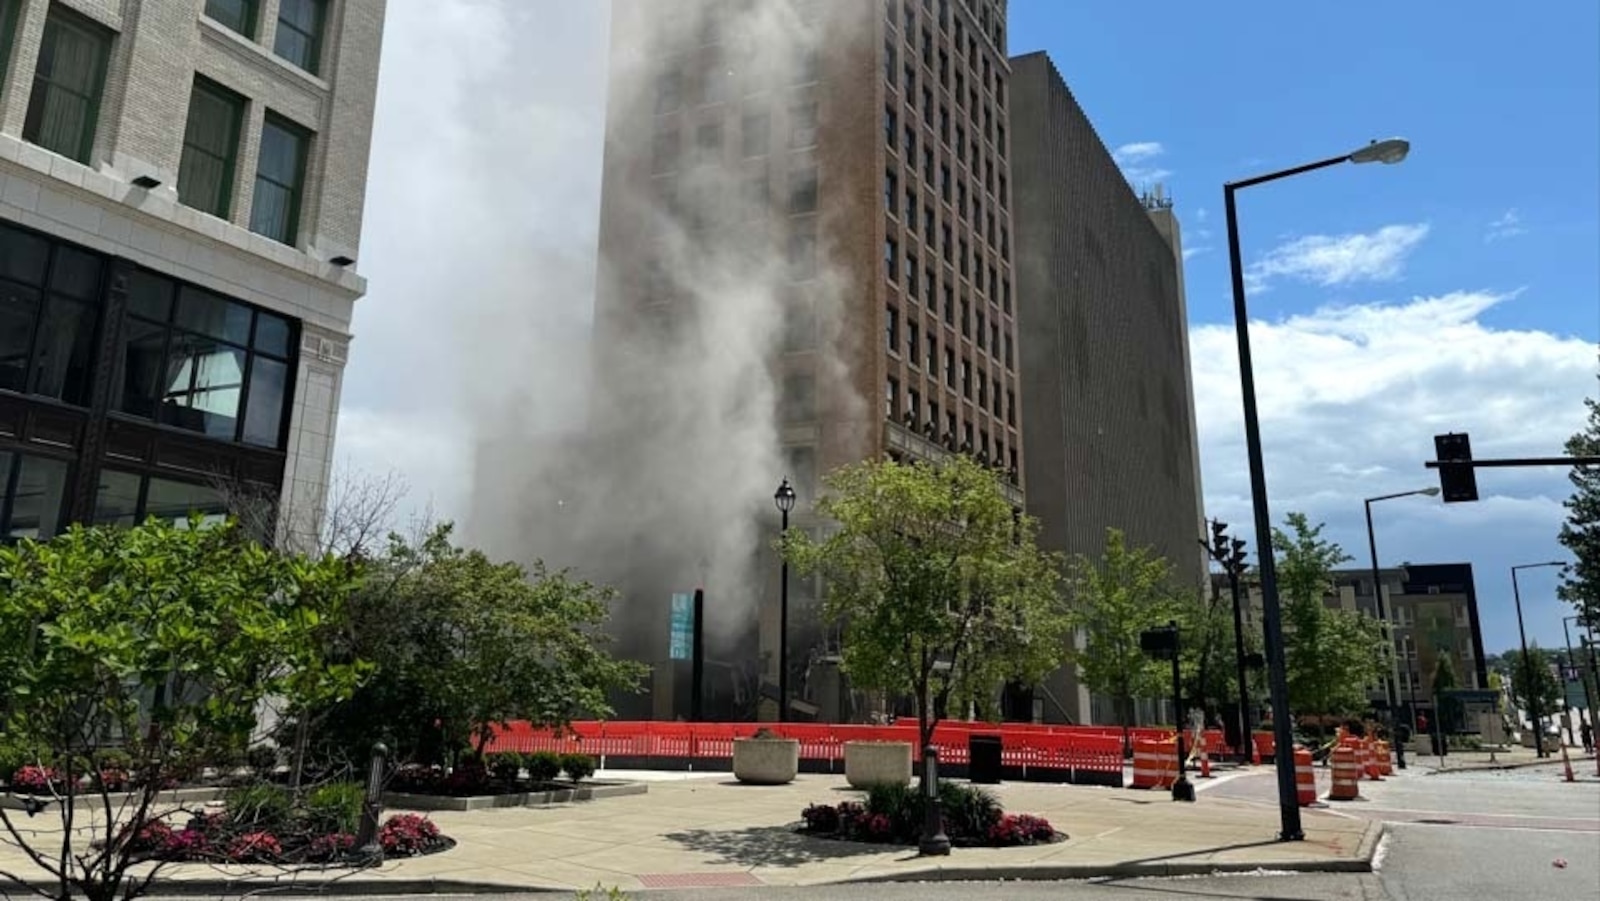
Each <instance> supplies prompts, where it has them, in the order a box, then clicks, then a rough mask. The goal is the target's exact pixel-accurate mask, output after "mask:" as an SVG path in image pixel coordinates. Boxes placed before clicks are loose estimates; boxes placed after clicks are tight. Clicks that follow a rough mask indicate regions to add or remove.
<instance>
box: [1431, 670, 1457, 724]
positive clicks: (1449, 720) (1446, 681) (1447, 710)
mask: <svg viewBox="0 0 1600 901" xmlns="http://www.w3.org/2000/svg"><path fill="white" fill-rule="evenodd" d="M1460 687H1461V683H1460V681H1459V680H1458V679H1456V667H1455V664H1454V663H1452V662H1451V661H1450V655H1449V654H1445V653H1441V654H1439V658H1438V660H1436V661H1435V662H1434V665H1433V696H1434V698H1436V699H1437V701H1436V703H1437V704H1438V705H1439V728H1441V729H1443V730H1445V731H1446V732H1459V731H1461V729H1462V723H1461V719H1462V709H1461V702H1460V701H1457V700H1456V699H1454V698H1448V697H1445V695H1447V694H1449V693H1450V692H1452V691H1455V690H1456V689H1458V688H1460Z"/></svg>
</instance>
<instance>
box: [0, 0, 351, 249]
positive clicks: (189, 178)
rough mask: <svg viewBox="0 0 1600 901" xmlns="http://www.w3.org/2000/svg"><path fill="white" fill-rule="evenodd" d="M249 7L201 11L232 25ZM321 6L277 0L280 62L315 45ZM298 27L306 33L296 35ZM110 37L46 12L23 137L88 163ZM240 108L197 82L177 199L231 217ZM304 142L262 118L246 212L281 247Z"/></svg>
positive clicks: (292, 229)
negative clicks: (252, 197) (281, 56)
mask: <svg viewBox="0 0 1600 901" xmlns="http://www.w3.org/2000/svg"><path fill="white" fill-rule="evenodd" d="M255 6H256V4H255V3H254V2H253V0H232V2H227V0H209V2H208V3H207V7H206V11H207V14H208V15H210V16H212V17H213V18H219V21H222V22H223V23H224V24H229V26H230V27H235V23H238V22H242V21H245V20H244V19H241V18H239V17H240V16H245V15H247V14H249V15H254V10H255ZM322 7H323V2H322V0H281V5H280V7H279V27H278V32H277V34H278V43H279V45H280V50H279V52H280V55H284V54H287V53H298V52H301V51H297V50H294V49H293V48H296V47H302V45H303V44H305V42H307V41H309V42H310V44H309V45H306V46H312V47H314V45H315V44H316V41H317V40H318V39H319V38H318V35H320V29H321V24H320V23H321V21H322V12H321V10H322ZM15 11H16V4H15V3H11V2H7V0H0V14H4V15H15ZM308 16H309V17H311V18H307V17H308ZM252 21H253V20H252ZM296 23H299V24H298V25H297V24H296ZM301 26H305V27H307V28H310V30H309V31H297V30H296V29H297V28H299V27H301ZM236 30H237V29H236ZM3 31H4V29H0V32H3ZM114 37H115V36H114V35H113V34H112V33H111V32H110V31H108V30H107V29H105V28H103V27H101V26H100V25H99V24H97V23H95V22H92V21H90V20H89V19H87V18H85V17H83V16H81V15H79V14H77V13H74V12H72V11H71V10H69V9H66V8H65V7H61V6H59V5H52V6H51V8H50V12H49V15H48V17H47V19H46V21H45V29H44V37H43V40H42V41H41V43H40V45H39V59H38V63H37V66H36V68H35V71H34V80H33V89H32V93H31V94H30V96H29V98H28V112H27V116H26V118H25V119H24V121H23V129H22V137H23V139H24V140H26V141H29V142H30V143H33V144H37V145H38V146H40V147H43V148H45V149H46V150H50V151H53V152H55V153H59V154H61V155H62V156H65V157H68V158H70V159H74V160H77V161H78V162H80V163H85V164H87V163H88V162H89V161H90V157H91V155H92V153H93V150H94V142H95V135H96V132H97V129H98V126H99V118H100V107H101V99H102V94H103V92H104V90H105V83H106V66H107V61H108V60H109V59H110V55H111V45H112V42H113V40H114ZM285 41H287V42H289V43H288V44H287V45H286V44H285V43H284V42H285ZM306 52H310V51H306ZM309 58H310V57H307V59H309ZM294 60H295V58H291V61H294ZM246 105H247V101H246V100H245V99H244V98H243V97H241V96H239V95H238V94H236V93H234V92H232V91H230V90H228V89H227V88H224V87H222V86H221V85H218V84H216V83H214V82H211V81H209V80H207V79H204V78H200V77H197V78H196V79H195V82H194V85H193V88H192V90H191V93H190V100H189V115H188V121H187V123H186V125H185V128H184V135H183V153H182V157H181V159H180V161H179V169H178V186H177V187H178V199H179V201H180V202H182V203H184V204H185V205H187V206H191V207H194V208H195V209H198V210H201V211H203V212H206V213H210V214H211V215H213V216H218V217H221V218H224V219H226V218H228V215H229V213H230V212H231V208H232V201H233V191H234V181H235V170H236V167H237V164H238V158H239V140H240V135H241V132H242V131H243V122H244V113H245V108H246ZM309 145H310V135H309V133H308V132H307V131H306V130H305V129H303V128H300V127H299V126H297V125H294V124H293V123H291V122H289V121H288V120H286V119H284V118H282V117H281V116H278V115H275V114H273V113H271V112H268V113H267V114H266V116H265V121H264V123H263V126H262V131H261V146H260V153H259V159H258V162H257V166H256V173H255V192H254V198H255V199H254V202H253V203H252V205H251V209H250V223H249V227H250V230H251V231H254V232H256V233H257V234H260V235H264V236H266V237H268V238H272V239H273V240H276V241H282V242H283V243H285V244H294V243H295V242H296V241H297V240H298V232H299V225H300V207H301V196H302V193H303V191H304V182H305V171H306V157H307V150H308V147H309Z"/></svg>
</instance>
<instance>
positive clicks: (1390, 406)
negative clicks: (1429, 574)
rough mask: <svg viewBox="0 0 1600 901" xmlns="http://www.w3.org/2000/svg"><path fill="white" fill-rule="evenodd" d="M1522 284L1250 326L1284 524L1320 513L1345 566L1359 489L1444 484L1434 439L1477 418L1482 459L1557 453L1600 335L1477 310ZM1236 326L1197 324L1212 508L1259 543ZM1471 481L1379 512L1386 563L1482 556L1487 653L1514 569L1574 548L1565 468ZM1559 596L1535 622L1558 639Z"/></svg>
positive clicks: (1362, 531) (1571, 427)
mask: <svg viewBox="0 0 1600 901" xmlns="http://www.w3.org/2000/svg"><path fill="white" fill-rule="evenodd" d="M1518 297H1519V294H1517V293H1509V294H1492V293H1486V292H1457V293H1453V294H1446V295H1443V296H1438V297H1416V298H1413V299H1411V300H1408V301H1404V302H1397V303H1372V304H1363V305H1355V306H1340V307H1325V308H1322V309H1318V310H1316V311H1314V312H1311V313H1308V314H1304V315H1299V316H1293V317H1290V318H1288V319H1286V320H1283V321H1279V322H1265V321H1256V322H1252V323H1251V334H1250V336H1251V345H1252V354H1253V362H1254V370H1255V376H1256V392H1257V397H1258V400H1259V409H1260V420H1261V430H1262V438H1263V445H1264V451H1265V460H1266V473H1267V485H1268V490H1269V497H1270V499H1271V509H1272V515H1273V520H1274V522H1275V523H1281V522H1282V521H1283V517H1284V515H1285V514H1287V513H1289V512H1290V511H1303V512H1305V513H1306V514H1307V515H1308V516H1310V517H1311V519H1312V521H1313V522H1318V521H1325V522H1327V523H1328V537H1330V538H1331V539H1332V540H1334V541H1337V542H1338V543H1340V544H1341V545H1342V546H1343V547H1344V548H1345V550H1346V551H1347V552H1349V553H1351V554H1353V555H1354V557H1355V559H1354V560H1353V561H1351V562H1350V563H1349V564H1347V565H1350V566H1365V565H1367V553H1366V546H1367V544H1366V526H1365V521H1364V517H1363V512H1364V511H1363V503H1362V501H1363V499H1364V498H1369V497H1375V496H1378V495H1382V494H1389V493H1393V492H1399V491H1409V490H1414V489H1419V488H1425V487H1428V486H1430V485H1437V484H1438V476H1437V475H1436V473H1435V472H1434V471H1433V470H1429V469H1426V468H1424V466H1423V462H1424V461H1426V460H1429V459H1432V458H1433V436H1434V435H1436V434H1442V433H1445V432H1450V431H1465V432H1468V433H1470V434H1471V436H1472V444H1473V453H1474V455H1475V456H1477V457H1480V458H1493V457H1521V456H1554V455H1559V454H1561V453H1562V444H1563V442H1564V441H1565V440H1566V439H1567V437H1568V436H1570V435H1571V434H1572V433H1574V432H1576V431H1578V430H1579V429H1580V428H1582V425H1583V422H1584V415H1585V411H1584V407H1583V399H1584V396H1585V394H1586V392H1590V391H1592V390H1593V389H1594V387H1595V350H1594V345H1593V344H1592V343H1589V342H1586V341H1583V340H1581V339H1579V338H1576V337H1562V336H1558V335H1553V334H1549V333H1545V332H1540V331H1535V330H1528V329H1495V328H1492V327H1490V326H1488V325H1486V324H1484V323H1483V322H1482V321H1481V319H1482V317H1483V314H1484V313H1486V312H1487V311H1489V310H1490V309H1492V308H1495V307H1497V306H1504V305H1511V304H1514V303H1517V302H1518V300H1517V298H1518ZM1235 340H1236V339H1235V333H1234V329H1233V326H1232V325H1231V324H1229V325H1198V326H1195V327H1194V328H1193V329H1191V332H1190V341H1191V345H1192V356H1193V360H1194V370H1195V379H1194V383H1195V400H1196V408H1197V416H1198V417H1199V432H1200V442H1201V460H1202V464H1203V466H1204V469H1205V472H1204V479H1205V481H1204V484H1205V490H1206V503H1207V513H1208V514H1209V515H1212V516H1217V517H1220V518H1222V519H1223V520H1226V521H1229V522H1232V523H1235V527H1234V531H1235V532H1236V533H1238V534H1239V535H1240V537H1243V538H1246V539H1249V540H1251V541H1252V546H1253V544H1254V540H1253V539H1254V535H1253V532H1254V530H1253V529H1252V528H1251V527H1250V522H1251V512H1250V510H1251V508H1250V500H1249V499H1250V482H1249V474H1248V470H1247V468H1246V462H1247V458H1246V454H1245V446H1244V429H1243V424H1242V413H1241V400H1240V397H1241V395H1240V387H1239V371H1238V362H1237V360H1238V357H1237V348H1236V344H1235ZM1477 479H1478V489H1479V493H1480V495H1481V496H1482V498H1483V500H1482V501H1481V502H1479V503H1476V504H1451V505H1444V504H1441V503H1439V502H1438V501H1434V500H1430V499H1428V498H1423V497H1416V498H1406V499H1404V500H1395V501H1392V502H1389V503H1385V504H1382V505H1380V506H1377V507H1375V508H1374V513H1375V516H1376V524H1377V531H1378V546H1379V551H1380V560H1381V562H1382V563H1383V564H1384V565H1386V566H1388V565H1395V564H1398V563H1399V562H1401V561H1403V560H1409V561H1412V562H1416V563H1430V562H1433V563H1442V562H1470V563H1472V564H1473V565H1474V569H1475V576H1476V580H1477V585H1478V590H1479V597H1480V602H1479V604H1480V609H1481V612H1482V615H1483V616H1484V621H1485V625H1484V635H1485V643H1486V650H1490V651H1495V650H1501V649H1502V647H1501V646H1502V645H1504V641H1503V640H1502V639H1501V638H1500V637H1499V635H1503V634H1504V633H1503V632H1501V633H1499V635H1497V634H1495V633H1496V631H1497V630H1500V629H1505V628H1514V627H1515V623H1514V619H1512V618H1509V617H1511V614H1509V613H1508V612H1507V610H1508V604H1502V603H1501V601H1502V600H1506V601H1509V598H1508V597H1507V594H1508V593H1509V590H1510V586H1509V583H1508V580H1507V577H1506V575H1505V574H1506V572H1507V569H1506V568H1507V567H1508V566H1510V565H1511V564H1513V563H1522V562H1526V561H1527V560H1549V559H1560V558H1562V557H1564V556H1565V552H1564V551H1563V550H1562V549H1561V548H1560V547H1559V545H1557V544H1556V541H1555V534H1556V531H1557V530H1558V529H1559V528H1560V523H1561V521H1562V518H1563V515H1564V511H1563V510H1562V507H1561V500H1562V499H1563V498H1565V497H1566V495H1567V494H1568V486H1567V483H1566V480H1565V472H1564V471H1563V470H1561V469H1559V468H1554V469H1485V470H1480V471H1479V472H1478V475H1477ZM1552 584H1553V583H1552ZM1547 588H1548V586H1547ZM1524 601H1525V603H1528V602H1529V599H1528V598H1527V597H1526V596H1525V597H1524ZM1552 603H1553V602H1552ZM1554 609H1555V608H1552V609H1551V611H1549V612H1550V614H1551V616H1552V617H1554V618H1553V619H1552V618H1551V617H1546V620H1548V621H1546V622H1544V623H1543V625H1540V626H1537V627H1535V626H1534V625H1533V621H1532V620H1531V619H1530V621H1529V622H1530V628H1534V629H1535V632H1537V633H1538V634H1540V635H1541V636H1543V638H1544V643H1545V644H1547V645H1548V644H1549V640H1548V639H1549V638H1550V637H1551V632H1550V631H1549V630H1548V629H1546V628H1545V627H1547V626H1549V625H1550V623H1551V622H1554V623H1555V624H1556V626H1557V628H1555V630H1554V633H1553V634H1554V636H1559V634H1560V630H1559V617H1558V616H1554ZM1540 630H1543V631H1540ZM1513 634H1514V633H1513ZM1530 637H1532V633H1531V634H1530Z"/></svg>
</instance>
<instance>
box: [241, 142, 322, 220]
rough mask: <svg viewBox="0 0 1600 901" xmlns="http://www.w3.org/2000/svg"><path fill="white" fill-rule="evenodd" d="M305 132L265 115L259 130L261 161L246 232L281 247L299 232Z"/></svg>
mask: <svg viewBox="0 0 1600 901" xmlns="http://www.w3.org/2000/svg"><path fill="white" fill-rule="evenodd" d="M310 142H311V141H310V137H309V135H307V133H306V132H305V130H303V129H301V128H298V127H296V126H294V125H290V124H289V123H288V122H286V121H285V120H283V119H280V118H278V117H277V116H273V115H271V114H268V116H267V118H266V122H265V123H263V125H262V127H261V159H260V161H259V162H258V163H257V166H256V190H255V200H254V202H253V203H252V204H251V207H250V230H251V231H253V232H255V233H256V234H258V235H265V236H266V237H268V238H271V239H273V240H274V241H282V242H283V243H285V244H293V243H295V239H296V238H297V237H298V233H299V230H300V200H301V197H300V194H301V189H302V187H303V185H302V184H301V183H302V181H303V180H304V178H305V169H306V146H307V145H308V144H309V143H310Z"/></svg>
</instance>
